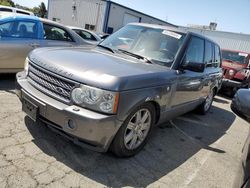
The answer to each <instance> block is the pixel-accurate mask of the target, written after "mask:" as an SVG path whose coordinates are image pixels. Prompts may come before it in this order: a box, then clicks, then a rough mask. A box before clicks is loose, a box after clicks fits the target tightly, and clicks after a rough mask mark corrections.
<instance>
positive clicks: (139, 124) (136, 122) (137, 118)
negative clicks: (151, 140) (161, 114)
mask: <svg viewBox="0 0 250 188" xmlns="http://www.w3.org/2000/svg"><path fill="white" fill-rule="evenodd" d="M154 121H155V108H154V106H153V105H152V104H150V103H146V104H143V105H141V106H140V107H138V108H136V109H135V110H134V111H133V112H132V113H131V114H130V115H129V116H128V118H127V119H126V120H125V122H124V123H123V125H122V127H121V128H120V130H119V131H118V133H117V134H116V136H115V138H114V140H113V142H112V145H111V148H110V149H111V151H112V152H113V153H114V154H115V155H116V156H118V157H130V156H133V155H135V154H136V153H138V152H139V151H140V150H141V149H142V148H143V147H144V145H145V144H146V141H147V139H148V135H149V133H150V131H151V128H152V125H153V124H154Z"/></svg>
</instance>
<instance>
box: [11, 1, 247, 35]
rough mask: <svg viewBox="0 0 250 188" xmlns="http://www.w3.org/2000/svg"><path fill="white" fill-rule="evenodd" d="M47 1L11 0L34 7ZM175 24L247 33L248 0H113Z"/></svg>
mask: <svg viewBox="0 0 250 188" xmlns="http://www.w3.org/2000/svg"><path fill="white" fill-rule="evenodd" d="M42 1H43V2H45V4H46V5H47V0H14V2H15V3H18V4H20V5H24V6H28V7H34V6H37V5H39V4H40V3H41V2H42ZM113 1H115V2H117V3H120V4H122V5H125V6H128V7H130V8H133V9H135V10H138V11H141V12H144V13H146V14H149V15H151V16H154V17H156V18H159V19H162V20H165V21H168V22H170V23H173V24H176V25H182V26H186V25H187V24H198V25H209V23H210V22H211V21H213V22H214V21H215V22H217V23H218V26H217V30H222V31H229V32H240V33H247V34H250V0H113Z"/></svg>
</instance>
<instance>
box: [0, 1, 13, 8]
mask: <svg viewBox="0 0 250 188" xmlns="http://www.w3.org/2000/svg"><path fill="white" fill-rule="evenodd" d="M0 5H5V6H10V7H15V3H14V2H13V1H12V0H0Z"/></svg>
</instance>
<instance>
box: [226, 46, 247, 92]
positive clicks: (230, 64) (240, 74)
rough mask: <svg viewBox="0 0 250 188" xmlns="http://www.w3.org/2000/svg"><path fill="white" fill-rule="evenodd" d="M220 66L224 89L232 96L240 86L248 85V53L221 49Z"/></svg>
mask: <svg viewBox="0 0 250 188" xmlns="http://www.w3.org/2000/svg"><path fill="white" fill-rule="evenodd" d="M222 60H223V61H222V68H223V75H224V76H223V82H222V87H223V89H224V90H229V91H230V92H231V95H232V96H233V95H234V94H235V92H236V91H237V90H238V89H240V88H249V86H250V69H249V64H250V53H245V52H238V51H230V50H222Z"/></svg>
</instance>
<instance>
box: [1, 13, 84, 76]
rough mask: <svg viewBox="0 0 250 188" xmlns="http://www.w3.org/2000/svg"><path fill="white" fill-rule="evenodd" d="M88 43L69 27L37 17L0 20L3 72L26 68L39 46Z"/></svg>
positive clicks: (16, 17)
mask: <svg viewBox="0 0 250 188" xmlns="http://www.w3.org/2000/svg"><path fill="white" fill-rule="evenodd" d="M84 44H87V42H86V41H84V40H83V39H82V38H81V37H79V36H78V35H77V34H76V33H75V32H73V31H72V30H70V29H69V28H67V27H65V26H63V25H61V24H58V23H56V22H52V21H50V20H46V19H42V18H38V17H35V16H13V17H7V18H4V19H0V73H16V72H18V71H20V70H23V68H24V63H23V62H24V60H25V58H26V57H27V55H28V53H29V52H30V51H31V50H33V49H35V48H38V47H52V46H64V47H70V46H76V45H84Z"/></svg>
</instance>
